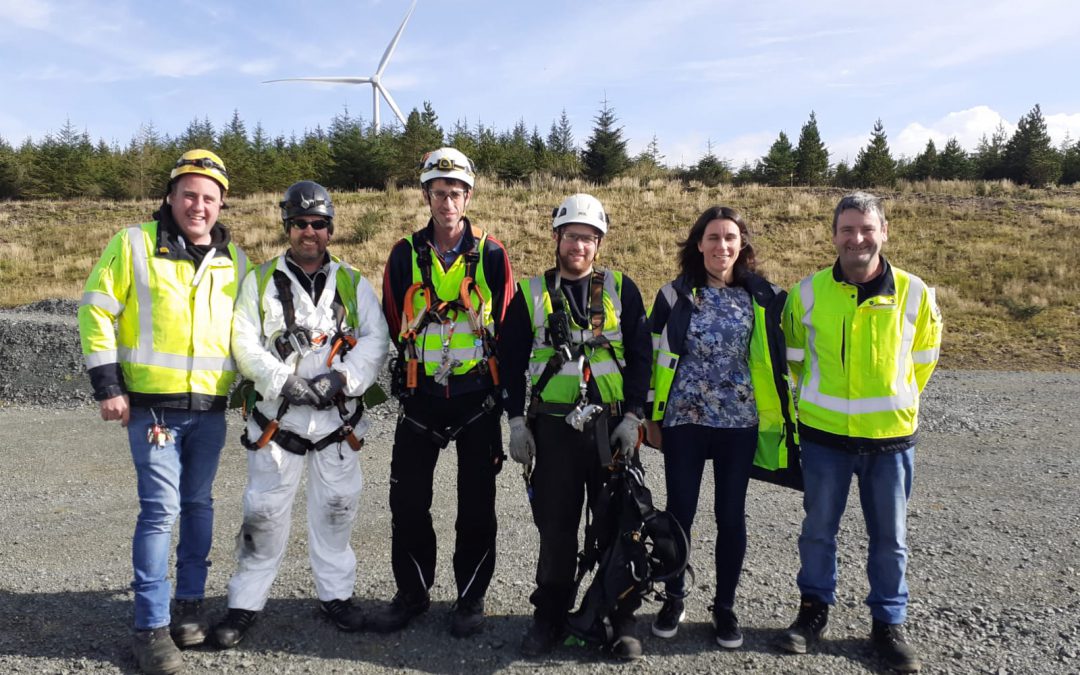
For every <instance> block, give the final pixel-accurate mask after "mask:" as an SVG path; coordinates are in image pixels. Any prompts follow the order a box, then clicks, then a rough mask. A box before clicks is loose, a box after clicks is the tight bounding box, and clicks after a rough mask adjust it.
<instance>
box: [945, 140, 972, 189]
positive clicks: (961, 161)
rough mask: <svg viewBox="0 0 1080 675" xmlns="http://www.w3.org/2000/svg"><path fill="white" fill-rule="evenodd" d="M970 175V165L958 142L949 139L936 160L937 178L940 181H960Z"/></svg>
mask: <svg viewBox="0 0 1080 675" xmlns="http://www.w3.org/2000/svg"><path fill="white" fill-rule="evenodd" d="M970 173H971V163H970V160H969V159H968V155H967V153H966V152H964V148H963V147H961V146H960V141H958V140H956V138H955V137H953V138H950V139H949V140H948V142H947V143H945V147H944V148H943V149H942V151H941V154H939V155H938V160H937V177H938V178H940V179H941V180H962V179H964V178H967V177H968V175H969V174H970Z"/></svg>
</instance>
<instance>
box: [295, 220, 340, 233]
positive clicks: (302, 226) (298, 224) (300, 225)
mask: <svg viewBox="0 0 1080 675" xmlns="http://www.w3.org/2000/svg"><path fill="white" fill-rule="evenodd" d="M332 224H333V221H331V220H330V219H329V218H323V219H322V220H315V221H311V222H307V221H305V220H290V221H289V227H291V228H292V229H294V230H306V229H307V228H308V227H309V226H310V227H311V228H312V229H313V230H316V231H317V230H325V229H326V228H328V227H330V225H332Z"/></svg>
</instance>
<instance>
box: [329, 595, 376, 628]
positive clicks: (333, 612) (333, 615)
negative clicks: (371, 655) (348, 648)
mask: <svg viewBox="0 0 1080 675" xmlns="http://www.w3.org/2000/svg"><path fill="white" fill-rule="evenodd" d="M319 608H320V609H321V610H322V613H323V614H324V615H326V618H327V619H329V620H330V623H332V624H334V625H335V626H337V627H338V630H341V631H344V632H346V633H355V632H356V631H358V630H363V629H364V623H365V621H364V614H363V612H361V611H360V608H359V607H357V606H356V605H354V604H353V601H352V598H345V599H344V600H326V601H325V602H320V603H319Z"/></svg>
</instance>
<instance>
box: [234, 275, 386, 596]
mask: <svg viewBox="0 0 1080 675" xmlns="http://www.w3.org/2000/svg"><path fill="white" fill-rule="evenodd" d="M337 268H338V263H337V262H331V263H330V264H329V266H328V269H327V272H328V274H327V281H326V287H325V289H324V290H323V292H322V294H321V295H320V296H319V298H318V303H313V302H312V300H311V297H310V296H309V295H308V293H307V292H306V291H305V290H304V289H303V288H302V287H301V286H300V284H299V282H297V281H296V277H295V276H294V275H293V273H292V272H291V271H290V270H289V268H288V265H286V263H285V260H284V256H280V257H279V258H278V260H277V269H279V270H282V271H284V272H285V273H286V274H287V275H288V276H289V279H290V280H291V281H292V290H293V305H294V306H295V314H296V318H295V320H296V324H297V325H298V326H300V327H303V328H306V329H308V330H309V331H310V332H311V336H312V342H313V343H314V342H316V341H319V338H320V336H322V335H324V334H325V335H326V339H325V340H322V341H321V344H320V345H318V346H314V345H313V347H312V352H311V353H309V354H308V355H307V356H305V357H303V358H302V359H299V361H300V362H299V363H298V364H297V363H296V361H297V359H298V355H297V354H295V353H294V354H292V355H291V356H290V357H289V358H288V359H287V360H286V361H285V362H282V361H281V359H280V358H279V357H278V355H277V351H276V350H275V349H274V347H273V339H274V336H276V335H277V334H280V333H281V332H283V331H284V330H285V319H284V312H283V310H282V306H281V302H280V300H279V299H278V293H277V288H276V286H275V285H274V282H273V279H272V278H271V279H270V280H269V282H268V283H267V284H266V289H265V292H264V297H263V299H262V305H263V325H262V327H261V328H260V327H259V308H258V304H257V303H258V297H257V295H258V292H259V291H258V278H257V277H258V275H257V274H249V275H248V277H247V279H245V280H244V285H243V287H242V288H241V291H240V297H239V299H238V300H237V303H236V310H235V313H234V318H233V335H232V350H233V358H234V359H235V361H236V364H237V368H238V369H239V370H240V372H241V373H242V374H243V375H244V376H245V377H247V378H248V379H250V380H252V381H254V383H255V389H256V390H257V391H258V392H259V393H260V394H261V395H262V397H263V400H262V401H260V402H259V403H258V404H257V405H258V409H259V410H260V411H261V412H262V414H263V415H265V416H266V418H267V419H271V420H272V419H274V418H275V417H276V416H277V412H278V408H279V406H280V405H281V402H282V399H281V398H280V394H281V388H282V387H283V386H284V384H285V380H286V378H287V377H288V376H289V375H292V374H294V368H295V374H296V375H298V376H300V377H304V378H313V377H315V376H317V375H320V374H322V373H326V372H329V370H330V368H327V366H326V359H327V356H328V355H329V352H330V349H331V346H332V345H331V340H332V339H333V337H334V334H335V332H336V330H337V327H336V325H335V317H334V310H333V301H334V292H335V287H336V281H337ZM357 278H358V280H359V281H358V284H357V287H356V312H357V317H358V318H359V326H358V328H356V329H355V330H354V331H353V332H352V335H353V337H355V338H356V345H355V346H354V347H353V348H352V349H351V350H350V351H349V352H348V354H347V355H346V356H345V358H344V359H341V358H339V357H337V356H335V357H334V361H333V364H332V368H333V369H334V370H337V371H339V372H341V373H343V374H344V375H345V378H346V384H345V387H344V389H343V391H344V393H345V395H346V396H350V397H355V396H360V395H361V394H363V393H364V392H365V391H366V390H367V389H368V387H370V386H371V385H372V384H374V382H375V379H376V377H377V375H378V373H379V371H380V370H381V369H382V368H383V366H384V365H385V363H386V355H387V351H388V345H389V334H388V331H387V328H386V321H385V319H384V318H383V315H382V310H381V307H380V305H379V301H378V299H377V298H376V297H375V291H374V290H373V289H372V287H371V284H370V283H368V281H367V279H365V278H363V277H361V276H360V275H359V274H358V275H357ZM350 311H351V308H350ZM342 328H343V329H345V330H347V328H346V327H345V326H342ZM355 405H356V402H355V401H354V400H349V403H348V408H347V410H348V413H349V414H350V415H351V414H352V412H353V411H354V410H355ZM341 425H342V419H341V414H340V413H339V412H338V410H337V408H335V407H332V408H330V409H328V410H316V409H315V408H313V407H312V406H297V405H293V406H290V407H289V409H288V411H287V412H286V413H285V416H284V417H283V418H282V419H281V420H280V428H281V429H285V430H288V431H291V432H293V433H296V434H299V435H300V436H303V437H304V438H306V439H308V440H311V441H318V440H320V439H322V438H324V437H325V436H327V435H329V434H331V433H333V432H335V431H336V430H337V429H338V428H339V427H340V426H341ZM368 426H369V422H368V420H367V417H366V416H365V417H363V418H361V420H360V422H359V423H358V424H357V426H356V430H355V432H354V433H355V435H356V436H357V438H363V434H364V433H365V432H366V431H367V428H368ZM261 434H262V431H261V430H260V429H259V427H258V424H257V423H256V422H255V419H254V416H250V417H249V419H248V423H247V437H248V439H250V440H255V439H258V438H259V436H260V435H261ZM305 462H306V463H307V464H308V466H309V479H308V487H307V496H308V508H307V514H308V554H309V556H310V559H311V571H312V574H313V575H314V577H315V589H316V592H317V594H318V597H319V600H321V601H324V602H325V601H329V600H344V599H347V598H350V597H352V595H353V587H354V586H355V583H356V554H355V553H354V552H353V549H352V546H351V545H350V543H349V540H350V538H351V535H352V526H353V523H354V522H355V521H356V515H357V513H356V512H357V504H358V502H359V498H360V490H361V487H362V485H363V477H362V475H361V472H360V463H359V453H358V452H355V451H353V449H352V448H351V447H350V446H349V444H348V443H347V442H342V443H338V444H333V445H328V446H327V447H325V448H323V449H322V450H320V451H319V452H308V453H307V454H306V455H304V456H300V455H296V454H293V453H290V452H288V451H286V450H284V449H282V448H281V447H280V446H278V444H277V443H274V442H273V441H271V442H270V443H268V444H267V445H266V446H264V447H263V448H261V449H259V450H249V451H248V484H247V488H246V489H245V490H244V523H243V525H242V526H241V529H240V534H239V535H238V536H237V546H236V557H237V569H236V573H235V574H233V577H232V579H231V580H230V581H229V605H228V606H229V607H230V608H235V609H246V610H251V611H256V612H258V611H261V610H262V609H263V607H264V605H265V604H266V599H267V597H268V596H269V595H270V585H271V584H272V583H273V581H274V577H275V576H276V575H277V571H278V568H279V566H280V564H281V559H282V557H283V556H284V554H285V548H286V544H287V543H288V539H289V527H290V524H291V521H292V504H293V498H294V497H295V496H296V490H297V488H298V487H299V485H300V477H301V475H302V474H303V471H304V464H305Z"/></svg>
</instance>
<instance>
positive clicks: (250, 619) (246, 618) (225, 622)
mask: <svg viewBox="0 0 1080 675" xmlns="http://www.w3.org/2000/svg"><path fill="white" fill-rule="evenodd" d="M258 615H259V613H258V612H253V611H251V610H250V609H235V608H233V607H230V608H229V611H228V612H226V613H225V618H224V619H222V620H221V623H219V624H218V625H216V626H214V642H215V643H217V646H218V647H220V648H222V649H232V648H233V647H235V646H236V645H238V644H240V641H241V640H243V639H244V636H245V635H247V632H248V629H250V628H251V626H252V625H253V624H254V623H255V619H256V618H257V617H258Z"/></svg>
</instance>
